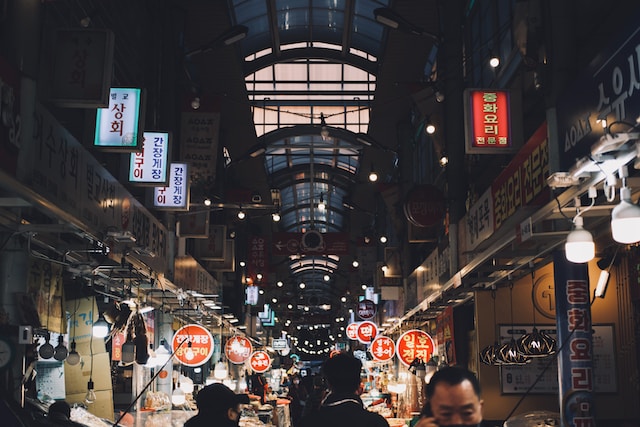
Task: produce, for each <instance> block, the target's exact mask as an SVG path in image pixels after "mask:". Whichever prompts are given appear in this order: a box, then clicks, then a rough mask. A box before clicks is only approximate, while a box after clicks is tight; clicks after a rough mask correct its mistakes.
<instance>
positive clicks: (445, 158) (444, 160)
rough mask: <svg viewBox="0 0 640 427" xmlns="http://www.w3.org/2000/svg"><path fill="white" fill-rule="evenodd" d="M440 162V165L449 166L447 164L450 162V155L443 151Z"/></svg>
mask: <svg viewBox="0 0 640 427" xmlns="http://www.w3.org/2000/svg"><path fill="white" fill-rule="evenodd" d="M438 162H439V163H440V166H442V167H445V166H447V164H449V157H448V156H447V155H446V154H444V153H443V154H442V155H441V156H440V160H439V161H438Z"/></svg>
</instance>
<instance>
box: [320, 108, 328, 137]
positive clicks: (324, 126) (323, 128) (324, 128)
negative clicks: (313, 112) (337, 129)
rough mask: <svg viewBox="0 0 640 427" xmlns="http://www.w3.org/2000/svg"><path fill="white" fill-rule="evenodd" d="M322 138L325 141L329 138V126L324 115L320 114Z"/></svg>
mask: <svg viewBox="0 0 640 427" xmlns="http://www.w3.org/2000/svg"><path fill="white" fill-rule="evenodd" d="M320 136H321V137H322V139H323V140H326V139H327V138H328V137H329V127H328V126H327V122H326V121H325V119H324V114H323V113H320Z"/></svg>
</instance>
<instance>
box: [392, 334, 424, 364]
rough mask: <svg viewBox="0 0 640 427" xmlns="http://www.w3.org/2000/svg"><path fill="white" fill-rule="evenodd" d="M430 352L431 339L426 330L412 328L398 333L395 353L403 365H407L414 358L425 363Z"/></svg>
mask: <svg viewBox="0 0 640 427" xmlns="http://www.w3.org/2000/svg"><path fill="white" fill-rule="evenodd" d="M432 354H433V339H432V338H431V335H429V334H428V333H426V332H423V331H420V330H417V329H412V330H410V331H407V332H405V333H404V334H402V335H400V338H398V341H397V342H396V355H397V356H398V359H399V360H400V362H402V364H403V365H405V366H409V365H410V364H411V362H413V361H414V360H415V359H416V358H420V359H422V360H423V361H424V362H425V363H426V362H428V361H429V360H430V359H431V355H432Z"/></svg>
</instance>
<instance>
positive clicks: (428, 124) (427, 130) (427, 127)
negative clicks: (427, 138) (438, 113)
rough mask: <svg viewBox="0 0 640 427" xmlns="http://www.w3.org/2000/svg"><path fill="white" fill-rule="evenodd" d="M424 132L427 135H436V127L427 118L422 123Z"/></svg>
mask: <svg viewBox="0 0 640 427" xmlns="http://www.w3.org/2000/svg"><path fill="white" fill-rule="evenodd" d="M424 131H425V133H426V134H427V135H433V134H434V133H436V125H434V124H433V123H432V122H431V120H430V119H429V118H428V117H427V120H426V121H425V123H424Z"/></svg>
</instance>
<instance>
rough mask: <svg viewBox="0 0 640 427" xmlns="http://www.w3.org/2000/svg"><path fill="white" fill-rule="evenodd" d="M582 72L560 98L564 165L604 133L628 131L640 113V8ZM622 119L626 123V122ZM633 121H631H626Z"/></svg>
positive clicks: (567, 166)
mask: <svg viewBox="0 0 640 427" xmlns="http://www.w3.org/2000/svg"><path fill="white" fill-rule="evenodd" d="M632 15H633V16H632V19H630V20H629V24H628V25H626V26H624V25H622V26H620V28H621V30H620V31H619V32H618V34H617V36H616V37H615V38H614V40H612V41H611V42H610V43H609V44H608V46H607V47H606V48H605V49H604V50H602V51H601V52H600V53H599V54H598V55H597V56H596V57H595V59H594V60H593V61H592V62H591V64H589V66H588V67H587V68H586V69H585V70H584V71H583V72H581V73H580V74H579V75H578V76H577V78H576V79H574V83H573V84H572V85H571V86H570V87H569V89H568V90H567V91H565V92H564V93H563V94H562V95H561V96H560V98H559V99H558V103H557V119H558V139H559V141H558V142H559V145H560V147H559V151H560V152H559V156H560V157H559V161H560V164H559V166H560V170H561V171H567V170H569V169H570V167H571V166H573V165H574V163H575V161H576V159H579V158H582V157H584V156H586V155H587V154H589V152H590V147H591V146H592V145H593V144H594V143H595V142H596V141H597V140H598V139H599V138H600V137H601V136H602V135H603V134H604V128H603V125H602V120H606V125H607V126H609V125H611V123H614V122H617V124H616V125H615V126H613V127H612V128H611V129H610V130H611V132H614V133H616V132H625V131H628V130H629V129H630V127H631V126H633V125H634V124H635V123H636V119H637V118H638V117H640V27H638V24H637V23H638V18H639V17H640V12H637V13H635V14H632ZM621 122H622V123H621ZM625 123H628V124H625Z"/></svg>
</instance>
